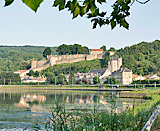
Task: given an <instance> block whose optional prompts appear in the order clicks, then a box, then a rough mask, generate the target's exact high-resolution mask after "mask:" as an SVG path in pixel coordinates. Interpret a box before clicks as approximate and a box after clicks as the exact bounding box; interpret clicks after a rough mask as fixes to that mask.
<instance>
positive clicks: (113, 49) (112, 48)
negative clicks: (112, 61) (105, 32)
mask: <svg viewBox="0 0 160 131" xmlns="http://www.w3.org/2000/svg"><path fill="white" fill-rule="evenodd" d="M108 51H116V49H115V48H114V47H111V48H110V49H109V50H108Z"/></svg>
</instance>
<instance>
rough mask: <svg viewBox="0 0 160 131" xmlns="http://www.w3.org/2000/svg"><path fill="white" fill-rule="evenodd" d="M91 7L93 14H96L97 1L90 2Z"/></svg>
mask: <svg viewBox="0 0 160 131" xmlns="http://www.w3.org/2000/svg"><path fill="white" fill-rule="evenodd" d="M90 9H91V13H92V15H93V14H94V12H95V11H96V9H97V7H96V5H95V3H90Z"/></svg>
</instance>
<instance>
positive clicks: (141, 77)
mask: <svg viewBox="0 0 160 131" xmlns="http://www.w3.org/2000/svg"><path fill="white" fill-rule="evenodd" d="M132 79H133V80H134V81H137V80H145V79H147V78H146V77H143V76H142V75H135V74H133V75H132Z"/></svg>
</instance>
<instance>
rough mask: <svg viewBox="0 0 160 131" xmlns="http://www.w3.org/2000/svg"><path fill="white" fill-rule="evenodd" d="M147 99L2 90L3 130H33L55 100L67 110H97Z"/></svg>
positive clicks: (119, 108)
mask: <svg viewBox="0 0 160 131" xmlns="http://www.w3.org/2000/svg"><path fill="white" fill-rule="evenodd" d="M144 101H145V100H143V99H131V98H127V99H125V98H119V92H97V91H60V90H56V91H55V90H51V91H47V90H43V91H41V90H38V91H34V90H32V91H31V90H11V91H9V90H0V130H2V131H3V130H4V131H5V130H10V131H15V130H19V131H21V130H24V129H26V130H33V128H34V127H35V126H36V125H37V123H38V124H40V125H41V126H44V124H45V123H46V122H47V120H49V118H50V117H51V113H50V112H51V111H52V110H54V108H55V107H56V103H59V104H65V108H66V111H75V110H79V109H80V110H83V111H92V110H93V109H94V108H96V110H99V111H102V110H107V111H109V112H110V111H111V110H112V109H114V111H115V112H117V113H118V112H120V111H122V110H124V109H125V108H126V107H132V106H133V104H136V105H140V104H141V103H143V102H144Z"/></svg>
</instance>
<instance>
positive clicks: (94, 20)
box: [91, 18, 98, 29]
mask: <svg viewBox="0 0 160 131" xmlns="http://www.w3.org/2000/svg"><path fill="white" fill-rule="evenodd" d="M91 22H94V23H93V29H95V28H96V26H97V23H98V19H97V18H95V19H92V20H91Z"/></svg>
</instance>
